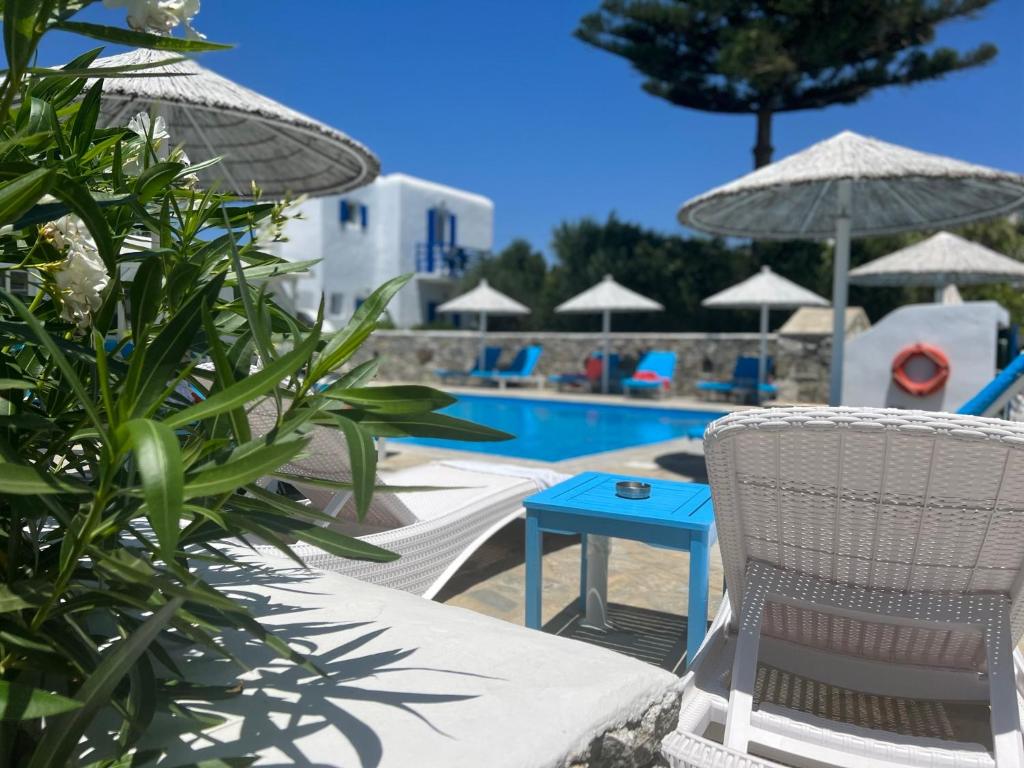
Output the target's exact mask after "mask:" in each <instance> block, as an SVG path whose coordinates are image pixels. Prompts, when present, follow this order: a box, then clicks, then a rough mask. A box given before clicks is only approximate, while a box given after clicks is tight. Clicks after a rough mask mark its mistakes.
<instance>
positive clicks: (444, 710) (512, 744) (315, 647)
mask: <svg viewBox="0 0 1024 768" xmlns="http://www.w3.org/2000/svg"><path fill="white" fill-rule="evenodd" d="M249 559H250V561H252V558H251V557H250V558H249ZM253 562H255V561H253ZM236 570H237V569H236ZM208 576H209V578H210V580H211V581H212V582H213V583H215V584H216V585H217V587H218V589H220V590H221V591H223V592H225V593H228V594H230V595H232V596H233V597H235V598H236V599H238V600H240V601H242V602H244V603H246V604H248V605H249V606H250V609H251V610H252V611H253V613H254V614H255V615H256V617H257V618H258V619H260V620H261V621H262V622H263V623H264V624H265V625H268V626H273V627H275V628H276V629H275V633H276V634H277V635H278V636H280V637H282V638H283V639H286V640H287V641H288V642H289V643H290V644H291V645H292V647H294V648H296V649H297V650H301V651H302V652H304V653H306V654H308V655H309V656H310V657H311V659H312V660H313V661H314V662H315V663H316V664H317V665H318V666H320V668H321V669H323V670H324V672H326V673H327V676H326V677H320V676H317V675H314V674H311V673H310V672H309V671H307V670H305V669H302V668H300V667H297V666H294V665H291V664H288V663H285V662H282V661H280V660H278V659H276V658H275V657H274V656H273V654H271V653H268V652H267V651H266V649H265V648H263V647H262V646H260V645H257V644H255V643H252V642H247V641H246V640H245V637H244V636H243V635H241V634H238V635H234V636H230V637H227V638H226V642H227V644H228V645H229V647H230V648H231V649H232V650H233V652H234V653H236V654H237V655H238V657H239V658H240V659H241V660H242V661H243V662H244V663H245V664H247V665H249V666H250V667H251V668H252V670H253V671H252V672H249V673H246V674H245V675H244V676H243V679H244V681H245V689H244V692H243V694H242V695H241V696H239V697H237V698H235V699H229V700H227V701H225V702H221V706H218V710H219V711H225V710H226V711H227V712H229V713H230V717H229V719H228V721H227V722H226V723H224V724H223V725H221V726H219V727H217V728H214V729H212V730H208V731H205V732H203V734H202V735H201V736H200V737H198V738H194V737H191V736H185V737H180V739H179V740H178V741H177V742H176V745H175V747H173V748H172V755H171V756H170V757H171V758H172V759H170V760H169V762H170V763H171V764H174V763H176V762H185V760H183V758H186V757H188V758H189V760H190V761H194V760H196V759H197V758H201V759H209V758H212V757H214V756H224V755H239V754H245V753H247V752H248V753H253V752H255V753H257V754H259V756H260V761H259V762H258V763H257V764H258V765H275V766H300V765H302V766H357V765H361V766H381V767H382V768H383V767H387V766H402V767H403V768H404V767H406V766H413V765H415V766H422V767H424V768H426V767H428V766H445V767H446V768H457V767H458V766H466V768H470V767H471V766H472V768H478V766H488V768H499V767H500V766H508V767H509V768H530V767H531V766H536V767H538V768H539V767H540V766H559V767H562V766H592V767H595V768H596V767H597V766H602V767H603V766H613V765H614V766H645V765H650V764H652V761H653V760H655V759H656V754H657V744H658V742H659V740H660V739H661V737H662V736H663V735H664V734H665V733H667V732H669V731H671V729H672V728H673V727H674V725H675V719H676V713H677V711H678V700H679V693H680V690H681V689H680V685H679V680H678V678H676V677H675V676H674V675H672V674H670V673H668V672H665V671H663V670H660V669H657V668H655V667H652V666H649V665H646V664H643V663H641V662H639V661H635V660H633V659H630V658H628V657H625V656H621V655H619V654H615V653H612V652H610V651H606V650H604V649H601V648H596V647H593V646H590V645H585V644H583V643H578V642H575V641H572V640H566V639H563V638H560V637H556V636H553V635H548V634H544V633H541V632H537V631H533V630H528V629H525V628H523V627H519V626H515V625H512V624H508V623H506V622H502V621H498V620H496V619H492V618H489V617H486V616H482V615H480V614H476V613H473V612H470V611H466V610H463V609H460V608H455V607H452V606H445V605H441V604H438V603H433V602H430V601H427V600H423V599H421V598H418V597H415V596H413V595H410V594H407V593H405V592H397V591H394V590H390V589H386V588H383V587H378V586H374V585H371V584H366V583H363V582H360V581H355V580H352V579H349V578H346V577H344V576H340V575H338V574H332V573H319V572H309V571H303V570H300V569H297V568H295V569H278V570H271V569H270V568H268V567H266V566H261V567H260V569H259V570H258V571H257V572H254V573H253V572H250V573H247V574H239V573H229V572H225V571H224V570H219V571H214V572H212V573H209V574H208ZM186 663H187V662H186ZM204 664H205V667H204V668H202V669H198V668H195V667H194V668H193V669H194V673H193V674H199V675H200V676H201V677H202V678H203V679H205V680H206V681H208V682H211V683H214V682H227V681H229V680H231V679H233V678H234V677H235V675H236V674H237V668H233V667H232V666H231V665H230V664H227V663H216V662H204ZM243 717H244V720H243ZM156 738H157V739H158V740H159V736H157V737H156ZM168 738H169V735H168V736H165V737H164V745H166V741H167V739H168ZM187 742H191V743H187Z"/></svg>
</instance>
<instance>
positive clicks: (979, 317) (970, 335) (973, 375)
mask: <svg viewBox="0 0 1024 768" xmlns="http://www.w3.org/2000/svg"><path fill="white" fill-rule="evenodd" d="M1008 323H1009V315H1008V313H1007V312H1006V310H1005V309H1003V308H1002V307H1001V306H1000V305H999V304H996V303H995V302H993V301H970V302H966V303H964V304H954V305H950V304H910V305H908V306H905V307H900V308H899V309H896V310H894V311H892V312H890V313H889V314H888V315H886V316H885V317H883V318H882V319H881V320H880V321H878V322H877V323H875V324H874V325H873V326H871V328H869V329H868V330H866V331H864V332H863V333H861V334H859V335H857V336H856V337H855V338H852V339H850V340H849V341H847V342H846V365H845V366H844V368H843V405H854V406H857V405H866V406H879V407H882V406H890V407H894V408H918V409H923V410H928V411H955V410H957V409H958V408H959V407H960V406H961V405H963V404H964V403H965V402H967V400H969V399H970V398H971V397H973V396H974V395H975V394H977V392H978V390H980V389H981V388H982V387H983V386H985V385H986V384H988V383H989V381H991V380H992V377H993V376H995V374H996V355H997V352H998V344H999V342H998V334H999V329H1000V328H1005V327H1006V326H1007V324H1008ZM920 342H923V343H926V344H932V345H934V346H936V347H938V348H940V349H941V350H942V351H943V352H945V354H946V356H947V357H948V358H949V379H948V380H947V381H946V383H945V386H943V387H942V388H941V389H939V390H938V391H937V392H934V393H932V394H931V395H927V396H925V397H914V396H912V395H909V394H907V393H906V392H904V391H903V390H902V389H900V388H899V387H898V386H896V384H895V383H893V379H892V361H893V358H895V357H896V355H897V354H898V353H899V351H900V350H901V349H903V348H904V347H907V346H910V345H912V344H917V343H920ZM918 366H919V367H920V366H923V367H921V369H920V370H919V371H910V369H909V368H908V371H910V373H911V374H912V376H913V377H914V378H926V377H927V376H929V375H931V372H932V369H929V367H928V364H927V363H926V362H925V363H918Z"/></svg>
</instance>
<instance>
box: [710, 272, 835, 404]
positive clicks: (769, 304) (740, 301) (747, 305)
mask: <svg viewBox="0 0 1024 768" xmlns="http://www.w3.org/2000/svg"><path fill="white" fill-rule="evenodd" d="M701 306H704V307H711V308H712V309H757V310H760V312H761V344H760V351H759V354H758V360H757V395H756V397H757V399H760V398H761V385H762V384H764V381H765V378H766V374H767V368H768V313H769V312H770V311H771V310H773V309H795V308H796V307H827V306H828V300H827V299H823V298H822V297H821V296H819V295H818V294H816V293H814V292H813V291H809V290H807V289H806V288H804V287H803V286H801V285H797V284H796V283H794V282H793V281H792V280H787V279H786V278H784V277H783V276H782V275H778V274H776V273H775V272H772V270H771V268H770V267H768V266H767V265H765V266H763V267H761V271H760V272H758V273H757V274H756V275H753V276H752V277H748V278H747V279H746V280H743V281H742V282H739V283H736V285H734V286H731V287H730V288H726V289H725V290H724V291H719V292H718V293H716V294H714V295H713V296H708V297H707V298H706V299H704V301H702V302H701Z"/></svg>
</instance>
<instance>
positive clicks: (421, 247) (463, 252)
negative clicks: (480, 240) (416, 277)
mask: <svg viewBox="0 0 1024 768" xmlns="http://www.w3.org/2000/svg"><path fill="white" fill-rule="evenodd" d="M486 254H487V252H486V251H483V250H481V249H479V248H467V247H465V246H462V245H443V244H441V243H416V252H415V254H414V256H415V259H414V261H415V270H416V273H417V274H420V275H431V276H433V277H452V278H459V277H462V276H463V275H464V274H466V271H467V270H468V269H469V268H470V267H472V266H473V264H474V263H475V262H477V261H479V260H480V259H481V258H483V257H484V256H485V255H486Z"/></svg>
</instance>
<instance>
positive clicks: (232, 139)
mask: <svg viewBox="0 0 1024 768" xmlns="http://www.w3.org/2000/svg"><path fill="white" fill-rule="evenodd" d="M168 58H171V55H170V54H168V53H167V52H161V51H150V50H135V51H129V52H128V53H123V54H119V55H117V56H110V57H107V58H103V59H97V60H96V62H95V66H97V67H120V66H126V65H133V64H134V65H137V64H144V63H153V62H159V61H166V60H167V59H168ZM154 73H159V74H161V75H163V76H160V77H154V76H153V74H154ZM140 75H146V76H145V77H141V76H140V77H130V76H129V77H116V78H109V79H107V80H106V81H105V82H104V85H103V99H102V103H101V108H100V116H101V122H102V124H103V125H123V124H124V123H125V122H126V121H127V120H128V118H130V117H131V116H132V115H135V114H136V113H138V112H149V113H151V114H153V115H155V116H159V117H162V118H163V119H164V122H165V123H166V124H167V131H168V133H170V135H171V141H172V142H174V144H175V145H179V144H180V145H182V146H183V148H184V150H185V153H186V154H187V155H188V156H189V158H190V159H191V160H192V162H193V163H199V162H203V161H207V160H212V159H213V158H215V157H218V156H221V157H223V159H222V160H221V161H220V162H219V163H217V164H215V165H213V166H211V167H209V168H205V169H203V170H201V171H200V174H199V175H200V177H201V179H202V181H203V182H204V184H205V185H210V184H212V183H213V182H217V183H218V186H219V188H220V189H221V190H223V191H227V192H232V193H234V194H236V195H240V196H243V197H245V196H249V195H251V194H252V184H251V183H252V182H253V181H255V182H256V184H257V185H258V186H259V187H260V188H261V189H262V190H263V193H264V195H266V196H267V197H269V198H278V199H279V198H283V197H285V196H286V195H287V194H289V193H290V194H309V195H326V194H331V193H336V192H343V191H345V190H348V189H352V188H354V187H359V186H362V185H363V184H368V183H369V182H371V181H373V179H374V178H376V176H377V174H378V173H379V172H380V162H379V161H378V160H377V158H376V156H374V154H373V153H372V152H371V151H370V150H369V149H367V148H366V147H364V146H363V145H362V144H360V143H359V142H357V141H355V140H354V139H352V138H350V137H349V136H346V135H345V134H344V133H342V132H341V131H339V130H336V129H334V128H331V127H330V126H327V125H324V124H323V123H321V122H319V121H318V120H314V119H313V118H311V117H307V116H306V115H303V114H302V113H300V112H296V111H295V110H293V109H289V108H288V107H286V106H284V105H283V104H279V103H278V102H276V101H274V100H273V99H269V98H267V97H266V96H263V95H261V94H259V93H256V92H255V91H252V90H250V89H248V88H245V87H243V86H241V85H239V84H238V83H235V82H232V81H231V80H228V79H227V78H226V77H222V76H220V75H218V74H216V73H215V72H211V71H210V70H208V69H205V68H203V67H201V66H199V65H198V64H197V63H196V62H194V61H192V60H190V59H186V60H183V61H179V62H177V63H174V64H168V65H165V66H161V67H156V68H154V69H145V70H143V71H142V72H140Z"/></svg>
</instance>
